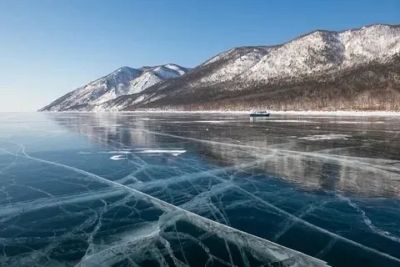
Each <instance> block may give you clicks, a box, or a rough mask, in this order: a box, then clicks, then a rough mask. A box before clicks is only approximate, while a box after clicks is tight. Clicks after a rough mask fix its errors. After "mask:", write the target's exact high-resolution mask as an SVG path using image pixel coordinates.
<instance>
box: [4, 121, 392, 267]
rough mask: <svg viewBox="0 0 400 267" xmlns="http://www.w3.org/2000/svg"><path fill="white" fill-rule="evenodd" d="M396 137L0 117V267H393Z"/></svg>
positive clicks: (359, 126)
mask: <svg viewBox="0 0 400 267" xmlns="http://www.w3.org/2000/svg"><path fill="white" fill-rule="evenodd" d="M274 120H275V121H280V122H279V123H274ZM219 121H221V122H223V123H217V122H219ZM298 121H300V122H301V121H303V122H301V123H296V122H298ZM335 121H336V122H337V123H335ZM199 122H202V123H199ZM343 122H349V123H343ZM361 122H367V123H361ZM377 122H379V123H377ZM399 132H400V123H399V121H398V119H397V118H396V117H379V118H376V117H346V116H344V117H333V116H314V117H313V116H307V117H304V116H303V117H302V116H298V115H291V116H275V115H273V116H272V117H271V118H269V119H267V120H259V121H258V120H256V121H253V122H250V121H249V118H248V116H247V115H242V114H181V113H174V114H146V115H144V114H138V113H120V114H118V113H110V114H101V113H76V114H72V113H61V114H43V113H42V114H14V115H7V116H6V115H3V114H0V248H1V250H0V265H7V266H8V265H9V266H54V265H59V266H113V265H119V266H150V265H155V266H166V265H170V266H195V265H201V266H204V265H207V266H261V265H264V266H277V265H278V266H279V265H281V266H324V265H325V263H324V261H326V262H328V264H330V265H332V266H359V265H360V263H361V264H362V266H399V265H400V230H399V229H400V227H399V222H400V210H399V207H400V202H399V196H400V184H399V183H398V181H399V180H400V155H399V152H398V151H399V148H400V140H399V138H398V137H399V134H398V133H399ZM120 159H124V160H120ZM307 255H309V256H307ZM316 258H319V259H321V260H318V259H316Z"/></svg>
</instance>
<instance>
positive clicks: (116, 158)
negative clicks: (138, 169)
mask: <svg viewBox="0 0 400 267" xmlns="http://www.w3.org/2000/svg"><path fill="white" fill-rule="evenodd" d="M110 159H111V160H124V159H126V157H125V156H124V155H114V156H112V157H110Z"/></svg>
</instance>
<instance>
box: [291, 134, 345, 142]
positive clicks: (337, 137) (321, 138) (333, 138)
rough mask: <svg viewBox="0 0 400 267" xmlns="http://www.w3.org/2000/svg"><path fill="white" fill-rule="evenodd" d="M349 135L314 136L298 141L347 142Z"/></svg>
mask: <svg viewBox="0 0 400 267" xmlns="http://www.w3.org/2000/svg"><path fill="white" fill-rule="evenodd" d="M349 137H350V135H347V134H315V135H309V136H305V137H300V138H299V139H303V140H309V141H319V140H347V139H348V138H349Z"/></svg>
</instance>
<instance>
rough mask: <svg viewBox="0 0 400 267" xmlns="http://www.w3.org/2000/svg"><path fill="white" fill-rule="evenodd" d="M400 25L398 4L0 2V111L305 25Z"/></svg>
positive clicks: (189, 61) (391, 0) (267, 40)
mask: <svg viewBox="0 0 400 267" xmlns="http://www.w3.org/2000/svg"><path fill="white" fill-rule="evenodd" d="M372 23H390V24H399V23H400V1H399V0H377V1H369V0H358V1H357V0H337V1H333V0H332V1H328V0H319V1H316V0H314V1H310V0H307V1H296V0H293V1H282V0H280V1H267V0H258V1H257V0H255V1H245V0H243V1H239V0H237V1H236V0H198V1H195V0H171V1H168V0H142V1H139V0H137V1H135V0H112V1H111V0H109V1H104V0H37V1H33V0H8V1H6V0H0V111H29V110H32V111H33V110H36V109H38V108H40V107H42V106H43V105H45V104H47V103H49V102H50V101H52V100H54V99H55V98H57V97H59V96H61V95H63V94H64V93H66V92H68V91H71V90H72V89H75V88H77V87H79V86H81V85H83V84H85V83H87V82H89V81H91V80H94V79H96V78H98V77H100V76H102V75H105V74H107V73H109V72H111V71H113V70H114V69H116V68H118V67H120V66H132V67H140V66H142V65H156V64H162V63H168V62H173V63H177V64H180V65H183V66H188V67H192V66H195V65H197V64H199V63H201V62H203V61H205V60H206V59H207V58H209V57H211V56H213V55H215V54H217V53H219V52H221V51H224V50H227V49H229V48H232V47H235V46H241V45H270V44H277V43H281V42H285V41H288V40H290V39H292V38H294V37H296V36H298V35H300V34H304V33H306V32H309V31H312V30H314V29H329V30H343V29H347V28H354V27H360V26H363V25H365V24H372Z"/></svg>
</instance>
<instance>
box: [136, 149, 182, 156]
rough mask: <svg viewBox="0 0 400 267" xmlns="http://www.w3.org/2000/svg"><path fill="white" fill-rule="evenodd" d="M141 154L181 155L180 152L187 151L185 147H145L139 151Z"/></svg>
mask: <svg viewBox="0 0 400 267" xmlns="http://www.w3.org/2000/svg"><path fill="white" fill-rule="evenodd" d="M137 153H140V154H171V155H173V156H179V155H180V154H183V153H186V150H184V149H145V150H142V151H138V152H137Z"/></svg>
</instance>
